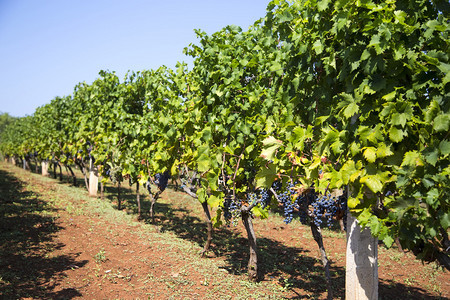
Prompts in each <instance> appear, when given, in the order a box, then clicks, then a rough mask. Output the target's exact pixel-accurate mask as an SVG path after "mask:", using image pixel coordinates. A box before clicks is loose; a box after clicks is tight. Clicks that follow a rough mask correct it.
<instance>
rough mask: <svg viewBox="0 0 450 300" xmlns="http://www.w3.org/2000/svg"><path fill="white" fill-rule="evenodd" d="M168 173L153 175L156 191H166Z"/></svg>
mask: <svg viewBox="0 0 450 300" xmlns="http://www.w3.org/2000/svg"><path fill="white" fill-rule="evenodd" d="M169 178H170V175H169V172H167V171H166V172H164V173H157V174H156V175H155V184H156V185H157V186H158V189H160V190H161V191H162V192H163V191H164V190H165V189H166V187H167V183H168V182H169Z"/></svg>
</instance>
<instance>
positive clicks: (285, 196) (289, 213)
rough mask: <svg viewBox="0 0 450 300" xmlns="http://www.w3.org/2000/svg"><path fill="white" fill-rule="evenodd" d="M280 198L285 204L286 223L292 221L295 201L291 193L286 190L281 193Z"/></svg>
mask: <svg viewBox="0 0 450 300" xmlns="http://www.w3.org/2000/svg"><path fill="white" fill-rule="evenodd" d="M278 200H279V201H280V202H281V204H283V214H284V223H286V224H289V223H291V222H292V219H293V213H294V203H292V199H291V193H290V192H289V191H286V192H283V193H282V194H279V195H278Z"/></svg>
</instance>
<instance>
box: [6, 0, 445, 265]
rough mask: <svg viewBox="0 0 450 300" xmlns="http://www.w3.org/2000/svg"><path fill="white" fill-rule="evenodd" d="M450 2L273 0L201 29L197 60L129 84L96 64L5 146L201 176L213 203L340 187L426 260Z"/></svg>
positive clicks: (436, 183)
mask: <svg viewBox="0 0 450 300" xmlns="http://www.w3.org/2000/svg"><path fill="white" fill-rule="evenodd" d="M448 12H449V4H448V1H447V2H446V1H439V0H437V1H428V0H415V1H412V0H411V1H409V0H402V1H394V0H390V1H370V0H368V1H360V0H346V1H327V0H323V1H315V0H314V1H310V0H308V1H306V0H296V1H285V0H274V1H272V2H270V3H269V5H268V8H267V14H266V16H265V17H264V18H263V19H261V20H258V21H257V22H256V23H255V24H254V25H253V26H251V27H250V28H249V29H248V30H247V31H243V30H242V29H241V28H239V27H237V26H227V27H225V28H223V29H222V30H220V31H218V32H216V33H214V34H212V35H207V34H206V33H204V32H202V31H199V30H198V31H196V33H197V36H198V44H191V45H189V47H187V48H186V49H185V53H186V54H187V55H190V56H192V57H193V59H194V66H193V68H192V70H188V69H187V66H186V65H185V64H182V63H179V64H178V65H177V66H176V70H171V69H168V68H166V67H161V68H159V69H157V70H149V71H142V72H137V73H132V72H131V73H129V74H128V75H127V76H126V77H125V79H124V81H123V82H120V80H119V78H118V77H117V76H116V75H115V74H114V73H113V72H108V71H101V72H100V74H99V75H100V76H99V78H98V79H97V80H95V81H94V82H93V83H92V84H91V85H88V84H86V83H80V84H79V85H77V86H76V87H75V90H74V92H73V95H71V96H68V97H63V98H60V97H57V98H55V99H53V100H52V102H51V103H50V104H47V105H44V106H42V107H39V108H38V109H37V110H36V112H35V114H34V115H33V116H29V117H25V118H20V119H18V120H16V121H15V122H13V123H11V124H10V125H8V126H7V128H6V129H5V130H4V131H3V133H2V135H1V143H0V150H1V152H2V153H3V154H5V155H11V156H24V155H26V154H29V153H32V152H37V153H38V156H39V158H40V159H55V160H58V161H60V162H63V163H70V162H71V160H74V159H84V158H86V157H87V155H88V154H90V155H91V156H92V157H94V158H95V161H96V164H97V165H98V166H99V169H100V172H101V174H102V175H103V176H104V177H106V172H107V171H111V170H113V171H114V178H116V179H117V180H122V179H123V177H130V178H131V179H132V182H136V181H137V180H139V181H140V182H145V181H146V180H147V179H148V178H152V176H153V175H154V174H156V173H162V172H165V171H170V172H171V173H172V174H175V173H178V172H180V173H182V172H185V173H189V174H196V176H197V177H198V181H197V182H196V183H195V184H196V189H197V190H196V191H197V196H198V199H199V201H200V202H202V203H204V202H205V201H206V202H207V203H208V204H209V205H210V206H213V207H219V208H222V207H223V201H224V199H225V197H234V199H237V200H238V201H239V203H240V204H241V205H242V206H244V207H245V206H252V205H253V204H251V203H249V201H248V195H249V194H250V193H254V192H255V191H256V190H257V189H258V188H260V187H270V186H271V184H272V182H273V181H274V180H275V179H276V178H281V179H282V181H283V182H287V181H288V180H291V179H292V180H295V181H298V182H299V184H298V186H297V188H298V190H305V189H308V188H309V187H311V186H312V185H313V184H314V186H315V189H316V190H317V191H319V192H322V193H323V192H325V190H329V189H335V188H337V189H344V188H347V187H348V190H349V191H350V195H349V199H348V206H349V208H350V209H351V211H352V213H353V214H354V215H355V216H357V218H358V220H359V222H360V223H361V225H362V226H367V227H369V228H370V229H371V230H372V233H373V234H374V235H376V236H378V237H379V238H380V239H381V240H383V241H384V242H385V243H386V244H387V245H391V244H392V241H393V240H394V239H395V238H396V237H399V238H400V241H401V242H402V244H403V246H404V247H405V248H408V249H412V250H414V251H418V252H417V253H420V255H421V256H422V258H426V259H434V258H435V257H437V255H438V254H439V253H443V252H444V250H445V249H446V247H445V245H444V243H445V240H446V238H447V237H448V234H447V230H448V226H449V215H450V211H449V201H448V199H449V194H450V193H449V188H450V167H449V155H450V141H449V127H450V101H448V100H449V93H450V84H449V78H450V77H449V76H450V75H449V73H448V71H449V65H450V62H449V53H450V51H449V37H448V35H449V21H448ZM2 116H3V115H2ZM1 120H2V119H1ZM2 122H3V121H2ZM0 124H2V123H0ZM388 191H390V192H391V193H387V192H388ZM252 212H253V214H254V215H257V216H260V217H267V215H268V214H267V208H266V209H262V208H261V207H260V206H254V207H253V206H252ZM220 218H221V210H220V209H219V210H218V214H217V215H216V216H215V217H214V222H215V224H216V225H218V224H221V221H220Z"/></svg>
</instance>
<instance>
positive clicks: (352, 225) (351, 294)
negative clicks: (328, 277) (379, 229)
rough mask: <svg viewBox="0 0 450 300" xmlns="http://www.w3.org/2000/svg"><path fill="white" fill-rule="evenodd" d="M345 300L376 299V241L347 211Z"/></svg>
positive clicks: (368, 230) (367, 229)
mask: <svg viewBox="0 0 450 300" xmlns="http://www.w3.org/2000/svg"><path fill="white" fill-rule="evenodd" d="M345 299H356V300H359V299H361V300H362V299H370V300H377V299H378V239H377V238H375V237H373V236H372V234H371V232H370V229H369V228H364V230H362V231H361V227H360V226H359V224H358V221H357V220H356V218H355V217H354V216H353V215H352V214H351V213H350V212H349V211H347V251H346V269H345Z"/></svg>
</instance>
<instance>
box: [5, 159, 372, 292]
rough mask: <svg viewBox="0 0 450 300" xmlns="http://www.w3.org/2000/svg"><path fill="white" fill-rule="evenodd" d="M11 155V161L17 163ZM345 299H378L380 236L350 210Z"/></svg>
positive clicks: (93, 189) (92, 178) (92, 181)
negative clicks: (374, 235)
mask: <svg viewBox="0 0 450 300" xmlns="http://www.w3.org/2000/svg"><path fill="white" fill-rule="evenodd" d="M15 162H16V161H15V159H14V158H11V163H13V164H15ZM48 168H49V163H48V161H43V162H42V175H43V176H49V172H48ZM98 180H99V177H98V169H97V167H96V166H95V165H94V164H93V162H92V160H91V161H90V163H89V195H90V196H92V197H96V196H97V191H98ZM345 299H349V300H363V299H364V300H365V299H370V300H376V299H378V239H377V238H374V237H373V236H372V234H371V233H370V230H369V229H367V228H366V229H364V230H361V227H360V226H359V225H358V222H357V220H356V218H355V217H353V216H352V215H351V214H350V213H347V249H346V269H345Z"/></svg>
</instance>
